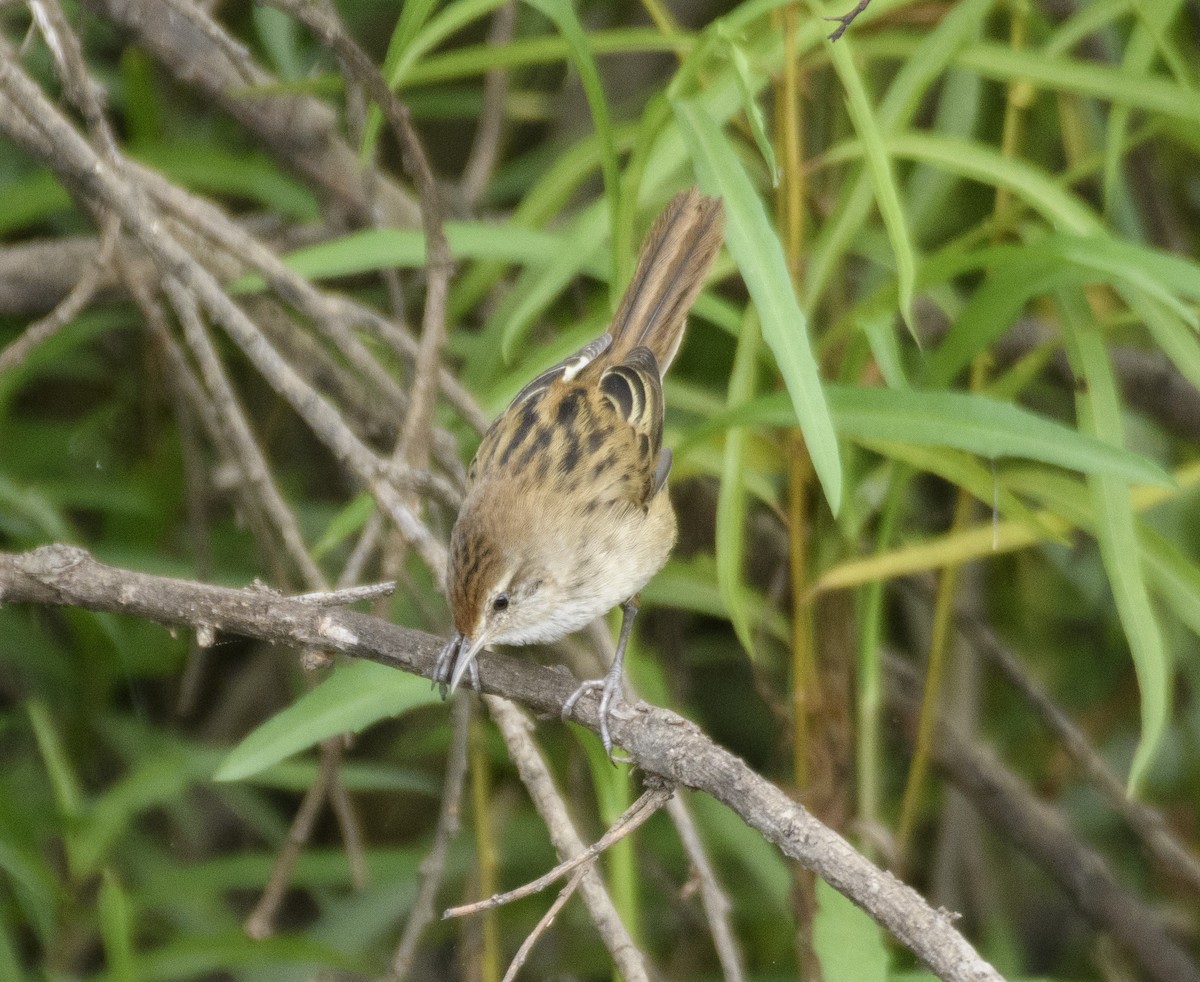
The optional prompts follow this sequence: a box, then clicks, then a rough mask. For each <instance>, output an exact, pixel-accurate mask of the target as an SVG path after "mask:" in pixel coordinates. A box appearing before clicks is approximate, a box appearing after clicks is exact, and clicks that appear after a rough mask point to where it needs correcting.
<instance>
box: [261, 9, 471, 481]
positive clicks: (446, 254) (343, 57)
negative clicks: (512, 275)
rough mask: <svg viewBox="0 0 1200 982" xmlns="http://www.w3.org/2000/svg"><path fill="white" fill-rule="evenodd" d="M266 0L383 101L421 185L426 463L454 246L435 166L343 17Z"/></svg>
mask: <svg viewBox="0 0 1200 982" xmlns="http://www.w3.org/2000/svg"><path fill="white" fill-rule="evenodd" d="M266 2H268V3H270V4H271V6H274V7H278V8H279V9H280V10H284V11H286V12H288V13H289V14H291V15H292V16H293V17H295V18H296V19H297V20H299V21H300V22H301V23H303V24H304V25H305V26H306V27H308V29H309V30H311V31H312V32H313V34H315V35H316V36H317V37H318V38H319V39H320V40H321V42H322V43H323V44H325V45H326V46H327V47H328V48H330V49H331V50H332V51H333V52H334V53H335V54H336V55H337V57H338V59H339V61H341V62H342V64H343V66H344V67H345V70H347V71H348V72H349V73H350V74H351V75H352V76H353V77H354V78H355V80H356V81H358V82H359V83H360V84H361V85H362V86H363V87H364V88H365V89H366V90H367V92H368V93H369V94H370V96H371V98H372V99H373V100H375V102H377V103H378V104H379V107H380V109H382V110H383V115H384V118H385V119H386V120H387V121H388V124H389V125H390V126H391V129H392V132H393V133H394V134H395V136H396V140H397V142H398V143H399V144H400V153H401V159H402V160H403V162H404V165H405V169H406V170H407V171H408V174H409V176H410V177H411V178H412V179H413V183H414V184H415V185H416V188H417V195H418V198H419V200H420V204H421V226H422V229H423V231H424V234H425V268H426V280H425V313H424V316H423V317H422V321H421V344H420V348H419V349H418V351H417V360H416V364H415V366H414V368H413V384H412V391H411V393H410V394H409V400H410V401H409V407H408V418H407V419H406V420H405V425H404V431H403V432H404V435H403V443H404V445H405V447H406V457H407V459H408V462H409V463H410V464H412V465H414V466H416V467H424V466H425V461H426V460H427V459H428V455H429V441H430V440H431V438H432V429H431V428H432V420H433V409H434V402H435V398H436V396H437V389H438V369H439V367H440V360H441V352H442V347H443V346H444V345H445V342H446V298H447V296H448V294H449V284H450V276H451V273H452V272H453V262H452V260H451V256H450V247H449V245H448V244H447V243H446V233H445V230H444V229H443V228H442V213H441V207H440V205H439V203H438V194H437V183H436V181H435V180H434V177H433V170H432V168H430V166H429V159H428V157H427V156H426V155H425V148H424V147H423V146H422V144H421V141H420V139H419V138H418V137H417V133H416V130H414V129H413V125H412V118H411V116H410V115H409V111H408V107H407V106H405V105H404V104H403V103H402V102H401V101H400V100H399V98H397V96H396V94H395V93H394V92H392V90H391V89H390V88H389V87H388V84H387V82H386V81H384V78H383V76H382V75H380V73H379V69H378V68H376V67H375V64H374V62H372V61H371V59H370V58H368V57H367V56H366V54H365V53H364V52H363V51H362V49H361V48H359V46H358V45H357V44H356V43H355V42H354V40H353V39H352V38H351V37H350V35H349V34H348V33H346V30H345V29H344V28H343V27H342V24H341V21H339V20H338V19H337V18H336V17H334V16H332V15H331V14H330V12H329V11H328V10H327V9H326V8H324V7H318V6H315V5H313V4H311V3H307V2H304V0H266Z"/></svg>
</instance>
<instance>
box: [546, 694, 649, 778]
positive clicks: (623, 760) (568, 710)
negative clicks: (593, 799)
mask: <svg viewBox="0 0 1200 982" xmlns="http://www.w3.org/2000/svg"><path fill="white" fill-rule="evenodd" d="M597 690H599V692H600V708H599V710H598V711H597V715H598V717H599V720H600V742H601V743H602V744H603V745H604V752H605V753H606V754H607V755H608V759H609V761H611V763H612V765H613V766H614V767H615V766H616V765H617V764H632V763H633V758H632V757H622V756H619V755H617V754H614V753H613V740H612V733H611V732H609V727H608V720H609V717H610V716H611V715H612V708H613V699H614V698H616V697H617V696H619V695H620V692H621V676H620V675H619V674H618V675H613V674H612V673H610V674H609V675H608V676H606V677H605V678H602V679H591V680H589V681H587V682H584V683H583V684H582V685H580V686H579V688H578V689H576V690H575V691H574V692H572V693H571V695H570V697H569V698H568V699H567V701H566V702H564V703H563V708H562V719H563V722H564V723H565V722H566V721H567V719H569V718H570V716H571V714H572V713H573V712H574V711H575V704H576V703H577V702H579V700H580V699H581V698H582V697H583V696H585V695H587V694H588V693H589V692H595V691H597Z"/></svg>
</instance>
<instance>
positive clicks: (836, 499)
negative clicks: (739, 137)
mask: <svg viewBox="0 0 1200 982" xmlns="http://www.w3.org/2000/svg"><path fill="white" fill-rule="evenodd" d="M674 108H675V118H676V120H677V121H678V124H679V128H680V130H681V131H682V133H683V137H684V141H685V143H686V144H687V147H688V152H689V153H690V154H691V157H692V161H693V163H694V164H695V167H696V174H697V176H698V177H699V179H700V184H701V186H702V187H703V188H704V189H705V191H706V192H707V193H709V194H716V195H720V196H721V197H722V198H723V199H724V201H725V210H726V227H725V241H726V244H727V245H728V247H729V252H730V254H731V255H732V256H733V258H734V261H735V262H737V264H738V268H739V269H740V270H741V272H742V278H743V279H744V280H745V282H746V288H747V289H748V290H749V291H750V297H751V299H752V300H753V301H754V306H755V308H756V309H757V310H758V316H759V320H760V322H761V324H762V334H763V338H764V340H765V341H766V342H767V345H768V346H769V347H770V349H771V351H772V352H773V353H774V355H775V360H776V362H777V363H778V365H779V371H780V373H781V374H782V375H783V381H784V384H785V385H786V386H787V392H788V396H789V397H790V399H791V401H792V405H793V407H794V409H795V418H796V419H797V420H799V424H800V429H801V430H802V431H803V433H804V439H805V442H806V443H807V446H808V452H809V455H810V456H811V457H812V462H813V467H814V469H815V470H816V472H817V476H818V477H819V478H820V481H821V487H822V489H823V490H824V492H825V497H826V499H827V500H828V501H829V507H830V508H831V509H832V511H833V512H834V514H836V513H837V511H838V509H839V507H840V505H841V501H842V464H841V458H840V456H839V453H838V445H837V437H836V435H835V433H834V429H833V422H832V420H831V418H830V415H829V406H828V405H827V403H826V401H825V393H824V389H823V388H822V385H821V377H820V371H819V370H818V368H817V363H816V359H815V358H814V357H813V353H812V349H811V347H810V345H809V340H808V330H807V321H806V319H805V317H804V313H803V311H801V309H800V305H799V303H797V301H796V293H795V291H794V290H793V289H792V281H791V276H790V275H789V274H788V270H787V263H786V261H785V259H784V255H783V248H782V247H781V246H780V244H779V239H778V237H777V236H776V235H775V231H774V229H772V228H771V224H770V222H769V220H768V219H767V213H766V211H765V209H764V208H763V203H762V200H761V199H760V198H759V196H758V193H757V192H756V191H755V190H754V186H753V184H751V182H750V178H749V176H748V175H747V174H746V172H745V170H744V169H743V167H742V164H741V161H740V160H739V159H738V157H737V154H736V153H735V152H734V150H733V148H732V147H731V146H730V145H729V143H728V141H727V140H726V139H725V137H724V134H723V133H722V132H721V129H720V127H718V126H717V124H716V123H714V122H713V121H712V119H711V118H709V116H708V115H707V113H706V112H705V110H704V107H703V106H702V104H700V103H699V102H696V101H693V100H688V99H683V100H680V101H678V102H676V103H675V105H674Z"/></svg>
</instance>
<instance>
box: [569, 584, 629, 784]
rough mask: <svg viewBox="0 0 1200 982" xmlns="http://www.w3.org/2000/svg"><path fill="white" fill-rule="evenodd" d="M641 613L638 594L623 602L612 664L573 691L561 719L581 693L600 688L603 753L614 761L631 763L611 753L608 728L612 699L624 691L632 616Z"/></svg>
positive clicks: (571, 709)
mask: <svg viewBox="0 0 1200 982" xmlns="http://www.w3.org/2000/svg"><path fill="white" fill-rule="evenodd" d="M637 612H638V597H637V595H636V594H634V596H632V597H630V598H629V599H628V600H626V601H625V602H624V603H623V604H621V633H620V635H619V636H618V637H617V653H616V654H615V655H614V656H613V663H612V666H611V667H610V668H609V670H608V674H607V675H605V676H604V678H602V679H592V680H591V681H588V682H584V683H583V684H582V685H581V686H580V687H579V688H578V689H576V690H575V691H574V692H573V693H571V697H570V698H569V699H568V700H567V701H566V702H564V703H563V708H562V718H563V719H564V720H565V719H567V717H569V716H570V715H571V713H572V711H573V710H574V709H575V703H577V702H578V701H579V699H580V697H581V696H583V695H585V694H587V693H588V692H593V691H595V690H597V689H599V690H600V711H599V716H600V742H601V743H603V744H604V752H605V753H606V754H608V759H609V760H611V761H612V762H613V763H614V764H616V763H623V764H628V763H629V762H630V761H629V759H628V758H624V757H621V758H618V757H614V756H613V752H612V747H613V743H612V734H610V733H609V730H608V717H609V714H610V712H611V710H612V701H613V698H614V697H616V696H618V695H620V693H621V679H622V677H623V675H624V664H625V646H626V645H627V644H628V643H629V635H630V634H632V633H633V619H634V618H635V617H636V616H637Z"/></svg>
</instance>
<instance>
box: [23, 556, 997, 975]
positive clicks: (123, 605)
mask: <svg viewBox="0 0 1200 982" xmlns="http://www.w3.org/2000/svg"><path fill="white" fill-rule="evenodd" d="M0 602H5V603H38V604H48V605H56V606H64V605H65V606H73V607H82V608H85V609H88V610H106V611H111V612H117V613H125V614H132V615H134V616H138V617H141V618H143V619H146V620H150V621H154V622H156V623H160V624H166V625H176V626H187V627H192V628H198V627H202V626H207V627H208V628H209V629H210V630H219V631H225V632H229V633H235V634H240V635H243V636H246V637H253V638H260V639H262V640H265V641H270V642H273V643H276V644H284V645H290V646H293V647H296V648H301V649H303V648H313V647H315V648H330V649H334V650H337V651H341V652H343V653H345V654H348V655H351V656H354V657H357V658H368V659H370V660H373V661H378V662H381V663H383V664H387V665H392V666H393V667H396V668H400V669H403V670H404V671H409V672H415V673H416V674H419V675H423V676H424V677H426V678H432V674H433V670H434V665H435V663H436V661H437V657H438V654H439V653H440V652H441V649H442V647H443V645H444V640H443V639H441V638H437V637H434V636H433V635H430V634H425V633H424V632H421V631H414V630H411V629H408V628H403V627H400V626H398V625H395V624H391V623H388V622H387V621H383V620H380V619H379V618H375V617H370V616H368V615H366V614H359V613H356V612H354V611H349V610H332V611H331V610H322V609H319V608H313V607H312V606H311V605H309V604H302V603H296V602H295V601H294V600H289V599H287V598H283V597H275V596H270V595H263V594H261V593H259V592H257V591H253V590H233V589H229V588H226V587H217V586H211V585H209V584H204V583H195V582H190V581H186V580H176V579H171V578H168V577H158V576H150V575H147V574H144V573H136V572H132V571H129V570H121V569H117V568H115V567H111V566H106V565H104V564H102V563H98V562H96V561H95V560H94V559H93V558H92V557H91V556H90V555H89V554H88V553H87V552H86V551H85V550H83V549H77V548H74V547H70V546H62V545H56V546H44V547H42V548H40V549H36V550H34V551H32V552H28V553H18V554H13V553H0ZM479 671H480V677H481V681H482V685H483V689H484V691H485V692H488V693H492V694H494V695H502V696H504V697H505V698H506V699H510V700H514V701H516V702H519V703H522V704H523V705H525V706H527V707H529V708H530V709H532V710H533V711H534V712H536V713H538V714H540V715H544V716H554V717H557V716H558V714H559V713H560V712H561V709H562V705H563V702H565V701H566V699H567V697H568V696H569V695H570V694H571V693H572V692H573V691H574V689H575V685H576V681H575V680H574V679H573V678H571V677H570V674H569V673H567V672H565V671H564V670H562V669H561V668H556V667H543V666H539V665H535V664H532V663H531V662H530V660H529V659H527V658H512V657H508V656H505V655H500V654H495V653H490V652H488V653H485V654H483V655H482V656H481V658H480V665H479ZM488 705H489V708H490V709H491V710H492V712H493V715H494V718H496V719H497V722H498V724H501V729H502V732H505V733H506V734H507V735H509V736H510V737H513V738H514V739H519V738H520V734H519V732H518V731H521V730H523V728H524V727H526V726H527V725H528V724H527V723H526V722H525V721H524V718H523V717H522V715H521V714H520V713H517V712H516V710H515V709H514V708H513V707H510V706H507V705H506V704H503V703H502V702H500V701H499V700H495V699H489V700H488ZM514 717H515V720H514ZM575 718H576V720H578V721H580V722H581V723H582V724H583V725H584V726H587V727H588V728H590V729H592V730H593V731H598V728H599V722H598V719H597V716H596V701H595V699H592V698H588V699H584V700H582V701H581V702H580V704H579V705H578V707H577V709H576V716H575ZM501 721H503V723H501ZM611 729H612V735H613V738H614V739H615V740H616V742H617V743H619V744H620V745H621V746H622V747H623V748H624V749H625V750H626V751H627V752H628V753H629V754H630V756H632V757H633V758H634V760H636V761H637V763H638V766H639V767H641V768H642V769H643V770H644V771H646V772H648V773H653V774H658V775H660V776H661V777H663V778H666V779H667V780H669V781H671V782H673V783H676V784H680V785H683V786H685V787H689V788H695V789H697V790H700V791H705V792H707V793H708V794H711V795H712V796H713V797H715V798H716V799H717V800H719V801H721V802H723V803H724V804H725V805H727V806H728V807H729V808H730V809H732V810H733V811H734V812H735V813H737V814H738V815H739V816H740V817H741V819H742V820H743V821H744V822H746V824H748V825H749V826H750V827H751V828H754V829H756V830H758V831H759V832H760V833H761V834H762V835H763V836H764V837H765V838H766V839H767V840H768V841H770V842H772V843H774V844H775V845H776V846H777V847H778V848H779V849H780V850H781V851H782V852H783V853H784V854H785V855H786V856H789V857H790V858H792V859H795V860H797V861H799V862H801V863H802V864H804V865H805V866H806V867H807V868H809V869H811V870H813V871H814V872H815V873H817V874H818V875H819V876H821V877H822V878H823V879H825V880H826V882H828V883H829V884H830V885H831V886H833V887H834V888H835V889H837V890H839V891H840V892H841V893H843V894H845V895H846V896H847V897H849V898H850V899H851V900H853V901H854V902H855V903H856V904H858V905H859V906H860V907H862V908H863V909H864V910H865V911H867V913H869V914H870V915H871V916H872V917H873V918H874V919H875V920H877V921H878V922H879V923H880V924H881V925H882V926H884V927H885V928H887V929H888V930H889V931H891V932H892V934H894V935H895V936H896V937H897V938H898V939H899V940H900V941H901V942H902V943H903V944H904V945H906V946H907V947H908V948H909V949H910V950H912V951H913V952H914V953H915V954H916V955H917V956H918V957H919V958H920V959H921V960H922V961H924V962H925V964H927V965H928V966H929V967H930V968H931V969H932V970H933V971H934V972H936V973H937V975H938V976H939V977H940V978H942V979H945V980H947V982H999V980H1000V976H999V975H998V974H997V973H996V971H995V969H993V968H992V967H991V966H990V965H989V964H988V963H987V962H985V961H984V960H983V959H982V958H980V957H979V955H978V954H977V953H976V952H975V950H974V949H973V948H972V947H971V946H970V944H968V943H967V941H966V940H965V939H964V938H963V937H962V936H961V935H960V934H959V933H958V931H957V930H955V928H954V925H953V917H952V916H951V915H949V914H947V913H945V912H944V911H937V910H934V909H933V908H932V907H930V906H929V905H928V904H927V903H926V902H925V901H924V900H923V899H922V898H921V897H920V896H919V895H918V894H917V893H916V892H915V891H914V890H912V889H911V888H910V887H907V886H905V885H904V884H902V883H900V882H899V881H898V880H896V879H895V877H893V876H891V874H889V873H886V872H883V871H881V870H879V869H877V868H876V867H875V866H874V865H873V864H872V863H870V862H869V861H868V860H867V859H866V858H865V857H863V856H862V855H861V854H860V853H858V852H857V851H855V849H854V848H853V847H852V846H851V845H850V843H848V842H847V841H846V840H845V839H843V838H842V837H841V836H839V835H838V834H837V833H835V832H833V831H832V830H830V829H829V828H827V827H826V826H824V825H822V824H821V823H820V822H818V821H817V820H816V819H815V818H813V816H812V815H811V814H810V813H809V812H808V811H807V810H805V809H804V808H803V807H801V806H800V805H798V804H797V803H796V802H794V801H792V800H791V799H790V798H788V796H787V795H786V794H784V793H783V792H782V791H781V790H780V789H779V788H777V787H775V786H774V785H773V784H771V783H770V782H768V781H767V780H765V779H764V778H762V777H761V776H759V775H758V774H756V773H755V772H754V771H753V770H752V769H751V768H750V767H749V766H748V765H747V764H746V763H745V762H744V761H742V760H740V759H739V758H737V757H735V756H734V755H733V754H731V753H730V752H729V751H727V750H725V749H723V748H721V747H719V746H717V745H716V744H714V743H713V742H712V741H711V740H710V739H709V738H708V737H707V736H705V735H704V734H703V733H702V732H701V731H700V730H699V728H697V727H696V726H695V724H693V723H690V722H689V721H688V720H686V719H684V718H683V717H681V716H679V715H678V714H676V713H673V712H671V711H669V710H666V709H656V708H654V707H651V706H648V705H646V704H645V703H637V704H636V705H633V706H629V707H626V711H625V712H622V713H620V714H614V716H613V718H612V726H611ZM524 739H525V740H526V741H528V734H527V733H526V734H524ZM528 742H529V743H530V745H532V741H528ZM510 746H511V745H510ZM518 766H524V765H523V764H520V763H519V764H518ZM543 767H544V764H543ZM527 786H528V785H527ZM579 848H581V849H582V848H583V846H582V844H580V847H579Z"/></svg>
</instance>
